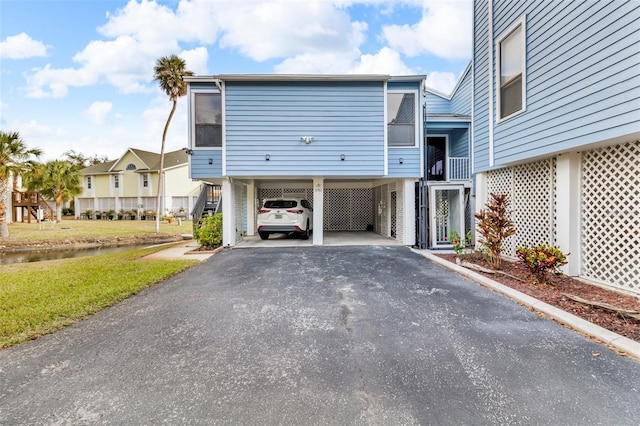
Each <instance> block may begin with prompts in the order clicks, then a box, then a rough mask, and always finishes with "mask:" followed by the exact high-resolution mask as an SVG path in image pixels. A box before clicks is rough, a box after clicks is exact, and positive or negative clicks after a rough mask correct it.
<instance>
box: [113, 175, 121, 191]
mask: <svg viewBox="0 0 640 426" xmlns="http://www.w3.org/2000/svg"><path fill="white" fill-rule="evenodd" d="M113 187H114V188H116V189H117V188H120V176H118V175H114V176H113Z"/></svg>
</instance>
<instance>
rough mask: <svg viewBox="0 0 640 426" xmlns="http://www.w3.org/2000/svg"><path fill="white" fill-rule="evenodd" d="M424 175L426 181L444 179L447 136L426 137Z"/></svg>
mask: <svg viewBox="0 0 640 426" xmlns="http://www.w3.org/2000/svg"><path fill="white" fill-rule="evenodd" d="M425 161H426V167H425V170H426V175H427V180H428V181H433V180H435V181H443V180H446V176H447V174H446V172H447V171H446V163H447V137H446V136H428V137H427V158H426V159H425Z"/></svg>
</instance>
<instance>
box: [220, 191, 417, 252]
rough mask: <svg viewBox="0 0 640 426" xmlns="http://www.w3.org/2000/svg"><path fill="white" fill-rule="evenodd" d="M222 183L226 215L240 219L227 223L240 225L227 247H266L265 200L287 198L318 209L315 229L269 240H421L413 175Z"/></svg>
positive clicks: (327, 242) (381, 242)
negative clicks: (260, 224) (307, 235)
mask: <svg viewBox="0 0 640 426" xmlns="http://www.w3.org/2000/svg"><path fill="white" fill-rule="evenodd" d="M222 184H223V198H224V199H225V201H223V203H222V206H223V213H224V214H225V217H233V218H234V219H233V221H227V226H234V229H233V228H232V229H227V232H228V233H233V234H234V235H235V240H234V241H233V243H231V242H230V241H225V245H228V244H230V245H236V244H237V245H240V246H245V247H246V246H261V245H265V246H266V245H267V243H266V242H265V241H262V240H260V239H259V238H258V237H257V233H256V226H255V221H256V212H257V210H258V208H259V206H261V205H262V202H263V200H264V199H267V198H287V197H299V198H306V199H307V200H309V202H310V203H311V204H312V206H313V207H314V225H313V231H314V232H313V234H312V238H311V239H310V240H307V241H304V240H296V239H292V238H291V237H290V238H284V239H283V238H282V236H278V235H271V236H270V238H269V240H266V241H271V240H274V241H276V242H275V243H273V244H287V245H294V246H296V245H310V244H313V245H412V244H414V241H415V231H414V230H415V204H414V203H415V189H414V188H415V182H414V180H412V179H331V180H329V179H323V178H314V179H313V180H312V179H282V180H281V179H273V178H271V179H234V180H233V181H231V182H229V184H228V185H225V181H223V182H222ZM227 194H230V195H231V196H228V195H227ZM405 194H406V196H405ZM318 230H322V232H318ZM405 230H407V231H405ZM284 240H288V242H287V243H284V242H283V241H284Z"/></svg>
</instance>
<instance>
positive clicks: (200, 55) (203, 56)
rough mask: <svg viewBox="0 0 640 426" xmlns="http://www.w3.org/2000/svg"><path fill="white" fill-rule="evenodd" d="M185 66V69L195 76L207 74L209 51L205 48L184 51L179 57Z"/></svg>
mask: <svg viewBox="0 0 640 426" xmlns="http://www.w3.org/2000/svg"><path fill="white" fill-rule="evenodd" d="M179 56H180V57H181V58H182V59H184V61H185V62H186V64H187V69H188V70H189V71H193V72H194V73H195V74H197V75H206V74H209V67H208V66H207V62H208V61H209V51H208V50H207V48H206V47H196V48H195V49H191V50H184V51H182V52H181V53H180V55H179Z"/></svg>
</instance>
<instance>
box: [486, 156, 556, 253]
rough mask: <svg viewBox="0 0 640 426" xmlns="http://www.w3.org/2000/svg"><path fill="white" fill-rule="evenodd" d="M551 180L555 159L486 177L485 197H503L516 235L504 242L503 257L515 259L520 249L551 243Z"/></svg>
mask: <svg viewBox="0 0 640 426" xmlns="http://www.w3.org/2000/svg"><path fill="white" fill-rule="evenodd" d="M555 176H556V161H555V159H546V160H542V161H536V162H534V163H528V164H523V165H519V166H515V167H508V168H504V169H499V170H493V171H491V172H489V173H487V185H488V191H487V194H489V193H495V194H505V193H506V194H509V200H510V202H511V205H510V208H511V210H512V211H513V212H512V214H511V219H512V220H513V223H514V225H515V228H516V234H515V235H514V236H513V237H510V238H507V240H506V241H505V254H506V255H508V256H515V254H516V253H515V250H516V247H517V246H520V245H530V244H538V243H546V244H554V243H555V216H556V214H555V213H556V189H555V188H556V185H555V179H556V177H555ZM483 204H484V203H483Z"/></svg>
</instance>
